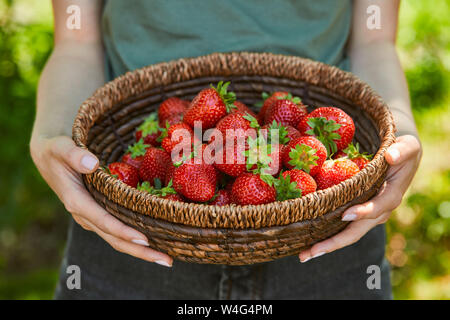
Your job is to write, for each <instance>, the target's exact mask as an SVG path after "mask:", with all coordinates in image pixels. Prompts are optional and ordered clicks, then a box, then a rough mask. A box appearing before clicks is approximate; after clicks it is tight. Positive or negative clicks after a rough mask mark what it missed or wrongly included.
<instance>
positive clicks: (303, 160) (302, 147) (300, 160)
mask: <svg viewBox="0 0 450 320" xmlns="http://www.w3.org/2000/svg"><path fill="white" fill-rule="evenodd" d="M316 152H317V150H316V149H314V148H312V147H310V146H308V145H306V144H298V145H296V146H295V148H294V149H291V151H290V152H289V158H290V159H291V160H290V161H289V164H290V165H291V166H294V167H295V169H299V170H303V171H305V172H306V173H309V171H310V170H311V166H317V161H316V160H317V159H319V157H318V156H316Z"/></svg>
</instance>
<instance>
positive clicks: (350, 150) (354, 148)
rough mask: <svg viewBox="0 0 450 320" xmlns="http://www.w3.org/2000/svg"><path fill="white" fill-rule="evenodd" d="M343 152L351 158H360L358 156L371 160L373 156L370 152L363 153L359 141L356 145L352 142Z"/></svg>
mask: <svg viewBox="0 0 450 320" xmlns="http://www.w3.org/2000/svg"><path fill="white" fill-rule="evenodd" d="M343 152H344V153H345V154H347V157H348V158H349V159H358V158H362V159H365V160H371V159H372V157H373V155H372V154H369V153H367V152H363V153H361V152H360V151H359V143H356V145H354V144H353V143H350V144H349V145H348V147H347V148H345V149H344V150H343Z"/></svg>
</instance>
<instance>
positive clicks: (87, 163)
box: [81, 155, 97, 170]
mask: <svg viewBox="0 0 450 320" xmlns="http://www.w3.org/2000/svg"><path fill="white" fill-rule="evenodd" d="M81 165H82V166H83V167H85V168H86V169H88V170H94V168H95V166H96V165H97V159H95V158H94V157H93V156H88V155H86V156H83V158H81Z"/></svg>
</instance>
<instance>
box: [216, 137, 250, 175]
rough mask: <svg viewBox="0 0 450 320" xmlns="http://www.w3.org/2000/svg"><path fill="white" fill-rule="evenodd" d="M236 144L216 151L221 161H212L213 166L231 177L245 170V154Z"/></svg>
mask: <svg viewBox="0 0 450 320" xmlns="http://www.w3.org/2000/svg"><path fill="white" fill-rule="evenodd" d="M240 149H241V148H239V147H238V146H237V145H234V146H231V147H226V146H225V147H224V148H221V149H220V150H217V151H216V152H218V155H217V158H221V159H222V161H221V163H217V162H216V163H214V167H216V168H217V169H218V170H220V171H222V172H223V173H226V174H228V175H230V176H232V177H237V176H239V175H241V174H242V173H244V172H245V171H246V167H247V165H246V163H245V156H244V154H243V150H242V151H241V150H240Z"/></svg>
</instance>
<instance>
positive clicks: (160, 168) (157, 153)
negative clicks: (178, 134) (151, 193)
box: [139, 148, 172, 185]
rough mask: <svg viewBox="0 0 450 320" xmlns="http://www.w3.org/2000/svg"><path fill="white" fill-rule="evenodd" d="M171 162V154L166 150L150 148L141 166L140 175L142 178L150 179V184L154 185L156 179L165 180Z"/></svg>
mask: <svg viewBox="0 0 450 320" xmlns="http://www.w3.org/2000/svg"><path fill="white" fill-rule="evenodd" d="M171 163H172V161H171V159H170V155H169V154H168V153H167V152H166V151H164V150H162V149H157V148H148V149H147V152H146V153H145V155H144V160H143V161H142V164H141V167H140V168H139V176H140V177H141V180H143V181H148V182H149V183H150V185H154V183H155V179H159V180H160V181H165V178H166V174H167V169H168V168H169V165H171Z"/></svg>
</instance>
